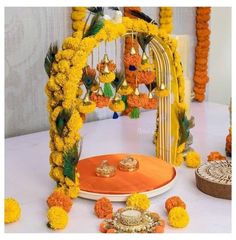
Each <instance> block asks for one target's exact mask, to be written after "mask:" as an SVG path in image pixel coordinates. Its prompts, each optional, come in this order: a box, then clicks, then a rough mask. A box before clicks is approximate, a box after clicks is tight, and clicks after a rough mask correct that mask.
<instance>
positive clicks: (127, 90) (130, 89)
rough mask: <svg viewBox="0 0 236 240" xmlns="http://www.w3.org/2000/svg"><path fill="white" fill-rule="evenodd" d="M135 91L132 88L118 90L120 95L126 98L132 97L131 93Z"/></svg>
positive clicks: (126, 87)
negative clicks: (127, 96)
mask: <svg viewBox="0 0 236 240" xmlns="http://www.w3.org/2000/svg"><path fill="white" fill-rule="evenodd" d="M133 91H134V90H133V88H132V87H130V86H125V87H123V86H121V87H120V88H119V90H118V93H119V94H120V95H125V96H126V95H130V94H131V93H133Z"/></svg>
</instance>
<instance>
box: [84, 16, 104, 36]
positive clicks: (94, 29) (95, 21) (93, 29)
mask: <svg viewBox="0 0 236 240" xmlns="http://www.w3.org/2000/svg"><path fill="white" fill-rule="evenodd" d="M103 26H104V19H102V18H100V14H96V15H95V16H94V17H93V18H92V21H91V24H90V26H89V28H88V30H87V31H86V33H85V34H84V36H83V37H84V38H85V37H89V36H93V35H95V34H97V33H98V32H99V31H100V30H101V29H102V28H103Z"/></svg>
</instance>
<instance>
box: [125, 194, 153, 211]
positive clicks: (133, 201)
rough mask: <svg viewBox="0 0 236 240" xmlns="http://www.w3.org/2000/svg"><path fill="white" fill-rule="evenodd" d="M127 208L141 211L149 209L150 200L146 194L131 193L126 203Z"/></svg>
mask: <svg viewBox="0 0 236 240" xmlns="http://www.w3.org/2000/svg"><path fill="white" fill-rule="evenodd" d="M126 205H127V206H128V207H136V208H139V209H141V210H147V209H148V208H149V207H150V200H149V199H148V197H147V195H146V194H142V193H133V194H132V195H131V196H129V197H128V199H127V201H126Z"/></svg>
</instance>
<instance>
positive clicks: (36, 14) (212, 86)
mask: <svg viewBox="0 0 236 240" xmlns="http://www.w3.org/2000/svg"><path fill="white" fill-rule="evenodd" d="M143 11H144V12H145V13H147V14H149V15H150V16H151V17H152V18H157V16H158V8H153V7H150V8H148V7H145V8H143ZM70 13H71V8H42V7H41V8H6V10H5V50H6V51H5V102H6V103H5V122H6V127H5V130H6V136H15V135H21V134H27V133H31V132H36V131H41V130H46V129H48V117H47V116H48V115H47V111H46V96H45V93H44V86H45V84H46V81H47V76H46V74H45V72H44V68H43V62H44V57H45V54H46V52H47V49H48V46H49V45H50V43H51V42H52V41H55V40H58V42H59V45H60V44H61V42H62V40H63V39H64V37H66V36H68V35H70V34H71V20H70ZM217 16H219V17H220V18H219V19H218V17H217ZM212 18H213V20H212V32H213V33H212V50H211V56H210V63H209V69H210V79H211V80H210V82H209V96H208V97H207V98H208V100H209V101H216V102H223V103H225V104H226V103H228V101H227V96H215V94H214V92H217V91H218V92H219V91H220V92H221V93H222V92H223V93H224V94H225V95H227V94H228V92H229V91H230V84H229V82H230V77H231V76H230V60H229V59H228V58H229V56H230V51H231V48H230V47H229V46H230V42H229V41H230V40H229V38H230V25H229V21H230V18H229V9H225V8H219V9H215V8H213V13H212ZM222 22H223V23H222ZM227 27H228V28H227ZM218 28H219V29H220V32H218V30H217V29H218ZM173 34H181V35H182V34H188V35H189V36H190V52H189V54H190V56H189V70H188V73H189V78H190V79H191V78H192V75H193V67H194V48H195V8H193V7H176V8H174V31H173ZM213 36H216V38H215V37H213ZM215 41H216V42H215ZM222 41H223V43H222ZM226 41H227V44H224V43H225V42H226ZM218 46H220V49H219V47H218ZM102 48H103V46H102ZM108 49H109V54H110V57H111V58H114V48H113V47H112V44H111V45H110V46H109V48H108ZM219 51H220V57H221V58H222V59H219V58H220V57H219V56H217V54H218V53H219ZM94 55H95V57H94V59H96V52H95V54H94ZM119 61H120V60H119ZM220 61H221V62H220ZM223 63H228V64H227V66H225V65H223ZM95 64H96V63H95ZM215 64H218V65H215ZM118 65H119V64H118ZM221 66H224V67H222V68H221ZM225 71H227V72H225ZM222 79H224V82H222ZM218 89H219V90H218ZM221 93H218V94H217V95H221ZM224 94H223V95H224ZM112 114H113V113H112V112H111V111H110V110H108V109H102V110H96V112H95V113H93V114H90V115H89V117H88V120H89V121H90V120H98V119H103V118H108V117H111V116H112Z"/></svg>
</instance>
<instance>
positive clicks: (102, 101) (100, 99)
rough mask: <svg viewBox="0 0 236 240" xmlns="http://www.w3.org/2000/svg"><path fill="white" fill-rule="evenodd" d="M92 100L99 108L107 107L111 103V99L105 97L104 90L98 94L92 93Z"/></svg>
mask: <svg viewBox="0 0 236 240" xmlns="http://www.w3.org/2000/svg"><path fill="white" fill-rule="evenodd" d="M90 99H91V100H92V101H93V102H95V103H96V107H98V108H103V107H107V106H108V105H109V102H110V98H108V97H105V96H104V94H103V91H102V89H100V91H98V92H96V93H92V94H91V96H90Z"/></svg>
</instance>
